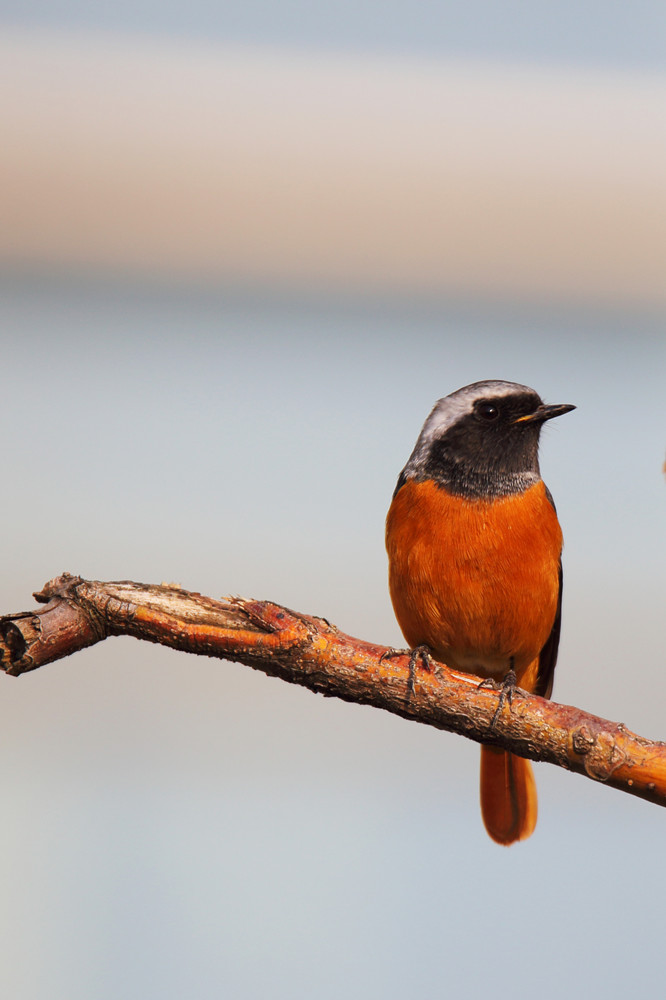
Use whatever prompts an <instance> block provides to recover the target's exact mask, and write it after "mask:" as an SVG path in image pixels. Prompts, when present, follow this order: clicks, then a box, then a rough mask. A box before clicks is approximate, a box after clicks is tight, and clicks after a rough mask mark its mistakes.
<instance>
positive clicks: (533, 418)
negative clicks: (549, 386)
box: [514, 403, 576, 424]
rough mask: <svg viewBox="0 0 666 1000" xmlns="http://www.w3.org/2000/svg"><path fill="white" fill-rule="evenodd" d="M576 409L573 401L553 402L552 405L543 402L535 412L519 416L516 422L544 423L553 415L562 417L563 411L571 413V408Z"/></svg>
mask: <svg viewBox="0 0 666 1000" xmlns="http://www.w3.org/2000/svg"><path fill="white" fill-rule="evenodd" d="M575 409H576V407H575V406H574V405H573V404H572V403H553V404H551V405H547V404H546V403H542V404H541V406H537V408H536V410H535V411H534V413H528V414H527V416H525V417H518V419H517V420H514V424H531V423H535V422H538V423H540V424H542V423H544V421H546V420H552V419H553V417H561V416H562V414H563V413H569V411H570V410H575Z"/></svg>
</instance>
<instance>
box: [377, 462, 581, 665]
mask: <svg viewBox="0 0 666 1000" xmlns="http://www.w3.org/2000/svg"><path fill="white" fill-rule="evenodd" d="M386 548H387V551H388V556H389V587H390V591H391V599H392V601H393V607H394V609H395V614H396V617H397V619H398V623H399V624H400V627H401V629H402V631H403V633H404V636H405V638H406V640H407V642H408V643H409V645H410V646H412V647H413V646H417V645H420V644H422V643H425V644H426V645H427V646H429V647H430V648H431V649H432V651H433V653H434V655H435V656H436V657H437V658H438V659H441V660H442V661H443V662H444V663H447V664H449V665H450V666H452V667H457V668H459V669H461V670H465V671H468V672H470V673H475V674H478V675H479V676H482V677H486V676H496V677H501V676H503V675H504V674H505V673H506V672H507V670H508V669H509V667H510V665H511V659H512V658H513V665H514V669H515V671H516V674H517V676H518V681H519V683H520V681H521V678H522V679H523V682H525V681H526V680H528V676H527V675H528V673H529V674H530V675H531V674H532V673H533V670H530V671H528V667H529V666H530V664H531V663H532V662H533V661H534V660H535V658H536V657H537V656H538V655H539V653H540V651H541V649H542V647H543V645H544V643H545V642H546V640H547V639H548V636H549V635H550V632H551V629H552V627H553V622H554V620H555V614H556V611H557V599H558V589H559V583H558V569H559V560H560V553H561V549H562V532H561V530H560V526H559V523H558V521H557V516H556V514H555V511H554V509H553V506H552V504H551V503H550V502H549V500H548V497H547V495H546V490H545V486H544V484H543V483H542V482H538V483H536V484H535V485H534V486H532V487H530V488H529V489H528V490H526V491H525V492H524V493H521V494H516V495H512V496H509V497H501V498H499V499H495V500H468V499H463V498H462V497H457V496H453V495H451V494H450V493H447V492H446V490H445V489H443V488H442V487H440V486H437V484H436V483H434V482H432V481H426V482H423V483H417V482H414V481H413V480H408V481H407V482H406V483H405V485H404V486H402V488H401V489H400V490H399V491H398V493H397V494H396V496H395V498H394V500H393V503H392V504H391V508H390V510H389V513H388V517H387V520H386ZM529 680H531V677H529Z"/></svg>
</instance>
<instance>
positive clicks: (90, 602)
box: [0, 573, 666, 805]
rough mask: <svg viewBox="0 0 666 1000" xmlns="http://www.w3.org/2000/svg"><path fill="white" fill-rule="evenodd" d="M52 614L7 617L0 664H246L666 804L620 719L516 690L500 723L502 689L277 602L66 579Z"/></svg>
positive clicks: (13, 668)
mask: <svg viewBox="0 0 666 1000" xmlns="http://www.w3.org/2000/svg"><path fill="white" fill-rule="evenodd" d="M34 597H35V599H36V600H37V601H38V602H39V603H41V604H44V605H45V607H44V608H42V609H40V610H38V611H34V612H29V611H28V612H22V613H20V614H15V615H7V616H5V617H4V618H0V668H1V669H2V670H4V671H5V673H7V674H9V675H11V676H13V677H17V676H19V675H20V674H23V673H26V672H27V671H29V670H35V669H36V668H37V667H41V666H44V665H45V664H47V663H52V662H53V661H54V660H58V659H61V658H62V657H64V656H69V655H71V654H72V653H75V652H76V651H77V650H79V649H84V648H85V647H86V646H92V645H93V644H94V643H96V642H101V641H102V640H103V639H106V638H107V636H111V635H131V636H134V637H135V638H137V639H146V640H148V641H149V642H157V643H161V644H162V645H165V646H171V647H172V648H174V649H180V650H183V651H184V652H188V653H197V654H200V655H204V656H215V657H219V658H221V659H228V660H237V661H239V662H240V663H245V664H247V665H248V666H250V667H253V668H254V669H256V670H261V671H263V672H264V673H266V674H269V675H271V676H274V677H281V678H282V679H283V680H285V681H289V682H290V683H292V684H301V685H302V686H303V687H307V688H310V690H311V691H318V692H320V693H321V694H323V695H325V696H326V697H336V698H342V699H343V700H344V701H351V702H357V703H359V704H364V705H373V706H374V707H375V708H383V709H385V710H386V711H388V712H393V713H394V714H395V715H401V716H402V717H403V718H405V719H413V720H414V721H416V722H422V723H425V724H426V725H430V726H435V727H436V728H438V729H446V730H448V731H449V732H454V733H460V734H461V735H462V736H466V737H468V738H469V739H472V740H476V742H478V743H491V744H494V745H495V746H501V747H504V748H505V749H507V750H511V751H512V752H513V753H516V754H518V755H520V756H521V757H529V758H531V759H532V760H543V761H547V762H548V763H550V764H557V765H558V766H560V767H564V768H567V769H568V770H571V771H576V772H577V773H578V774H583V775H586V776H587V777H589V778H593V779H595V780H597V781H603V782H605V783H606V784H607V785H611V786H612V787H613V788H619V789H622V790H623V791H625V792H629V793H630V794H632V795H638V796H640V797H641V798H644V799H648V800H649V801H650V802H655V803H657V804H659V805H666V744H664V743H659V742H654V741H652V740H646V739H643V738H642V737H640V736H636V735H635V734H634V733H631V732H629V731H628V730H627V729H626V728H625V727H624V726H623V725H622V724H621V723H614V722H608V721H606V720H605V719H600V718H597V717H596V716H594V715H590V714H588V713H587V712H583V711H581V710H580V709H577V708H572V707H570V706H567V705H558V704H557V703H556V702H552V701H546V700H545V699H543V698H537V697H536V696H535V695H529V694H527V693H525V692H521V691H518V692H517V694H516V697H515V698H514V699H513V702H512V704H511V706H507V707H505V708H504V710H503V711H502V713H501V714H500V716H499V718H498V719H497V721H496V723H495V725H494V726H493V724H492V719H493V715H494V713H495V710H496V708H497V704H498V693H497V692H496V691H493V690H492V689H490V688H487V687H483V688H480V687H479V682H478V680H477V678H475V677H472V676H470V675H468V674H463V673H459V672H456V671H454V670H450V669H449V668H448V667H446V666H445V665H444V664H439V663H438V664H434V665H433V667H434V669H424V668H423V667H422V666H418V665H417V670H416V677H415V678H414V685H413V690H412V688H411V684H410V671H409V656H408V655H407V654H400V655H397V656H392V657H390V658H388V659H387V658H384V659H382V656H383V655H384V654H385V653H386V652H387V649H386V647H384V646H377V645H374V644H373V643H369V642H364V641H362V640H360V639H354V638H352V637H351V636H348V635H345V634H344V633H343V632H340V631H339V630H338V629H337V628H335V626H333V625H330V624H329V623H328V622H327V621H325V619H323V618H314V617H312V616H309V615H303V614H298V613H296V612H294V611H290V610H288V609H287V608H283V607H280V605H277V604H272V603H270V602H269V601H246V600H242V599H241V598H231V599H227V600H220V601H216V600H213V599H212V598H210V597H204V596H202V595H201V594H194V593H189V592H188V591H185V590H180V589H179V588H177V587H172V586H165V585H162V586H146V585H145V584H140V583H132V582H130V581H120V582H116V583H101V582H99V581H94V580H83V579H81V577H76V576H70V575H69V574H67V573H65V574H63V575H62V576H59V577H57V578H56V579H55V580H51V581H50V582H49V583H47V584H46V586H45V587H44V588H43V589H42V590H41V591H40V592H39V593H36V594H35V595H34Z"/></svg>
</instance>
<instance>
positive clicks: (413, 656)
mask: <svg viewBox="0 0 666 1000" xmlns="http://www.w3.org/2000/svg"><path fill="white" fill-rule="evenodd" d="M407 653H409V668H408V669H409V682H408V686H407V701H409V700H410V698H411V697H412V695H413V694H414V693H415V692H416V664H417V661H418V660H419V659H420V660H421V663H422V665H423V669H424V670H430V668H431V664H432V654H431V652H430V649H429V648H428V646H425V645H423V646H415V647H414V649H393V647H391V649H387V650H386V652H385V653H382V655H381V656H380V658H379V661H380V663H381V661H382V660H391V659H393V657H394V656H404V655H406V654H407Z"/></svg>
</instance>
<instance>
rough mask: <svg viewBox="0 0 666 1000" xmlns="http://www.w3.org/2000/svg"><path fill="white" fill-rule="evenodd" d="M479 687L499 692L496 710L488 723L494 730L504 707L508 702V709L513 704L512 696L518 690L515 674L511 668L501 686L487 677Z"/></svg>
mask: <svg viewBox="0 0 666 1000" xmlns="http://www.w3.org/2000/svg"><path fill="white" fill-rule="evenodd" d="M479 687H480V688H482V687H491V688H492V689H493V690H494V691H499V701H498V702H497V708H496V709H495V714H494V715H493V718H492V721H491V723H490V728H491V729H494V728H495V724H496V723H497V720H498V719H499V717H500V713H501V711H502V709H503V708H504V705H505V704H506V703H507V702H508V704H509V708H510V707H511V704H512V702H513V696H514V694H515V692H516V690H517V688H518V682H517V679H516V672H515V670H514V669H513V667H512V668H511V670H509V672H508V673H507V674H506V675H505V676H504V678H503V680H502V682H501V684H498V683H497V681H496V680H494V679H493V678H492V677H487V678H486V679H485V680H484V681H481V683H480V684H479Z"/></svg>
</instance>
